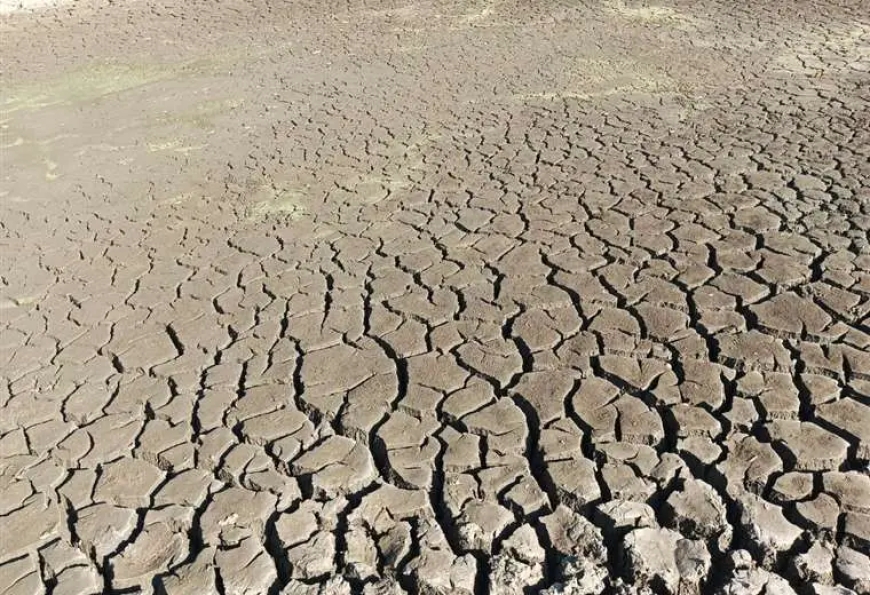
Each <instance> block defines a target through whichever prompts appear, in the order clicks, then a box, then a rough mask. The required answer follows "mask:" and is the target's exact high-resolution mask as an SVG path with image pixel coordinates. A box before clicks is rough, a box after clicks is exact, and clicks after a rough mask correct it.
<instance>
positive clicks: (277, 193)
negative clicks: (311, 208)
mask: <svg viewBox="0 0 870 595" xmlns="http://www.w3.org/2000/svg"><path fill="white" fill-rule="evenodd" d="M257 194H258V195H259V196H263V195H266V198H265V199H263V200H259V201H257V202H255V203H253V204H251V205H249V206H248V207H247V209H246V212H245V218H246V219H247V220H248V221H249V222H256V221H262V220H264V219H267V218H270V217H286V218H289V219H293V220H295V219H299V218H300V217H302V216H303V215H304V214H305V213H306V209H305V207H303V206H302V202H303V200H304V199H305V195H304V194H303V193H302V192H299V191H298V190H290V189H286V188H274V187H272V186H264V187H261V188H260V192H258V193H257Z"/></svg>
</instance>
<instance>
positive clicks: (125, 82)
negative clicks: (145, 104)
mask: <svg viewBox="0 0 870 595" xmlns="http://www.w3.org/2000/svg"><path fill="white" fill-rule="evenodd" d="M174 75H175V71H174V69H173V68H171V67H165V66H160V65H156V64H154V65H145V64H140V65H135V64H101V65H95V66H89V67H87V68H82V69H79V70H75V71H72V72H70V73H68V74H66V75H64V76H61V77H58V78H55V79H51V80H48V81H45V82H41V83H36V84H33V83H30V84H24V85H20V86H15V85H13V86H11V87H10V88H7V91H6V93H5V94H4V95H5V96H4V97H3V100H2V102H0V112H6V113H10V112H16V111H19V110H31V111H32V110H37V109H41V108H44V107H49V106H53V105H69V104H75V103H88V102H91V101H96V100H97V99H100V98H102V97H106V96H108V95H114V94H117V93H122V92H124V91H129V90H131V89H136V88H138V87H142V86H145V85H148V84H151V83H155V82H157V81H161V80H165V79H169V78H172V77H173V76H174Z"/></svg>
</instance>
